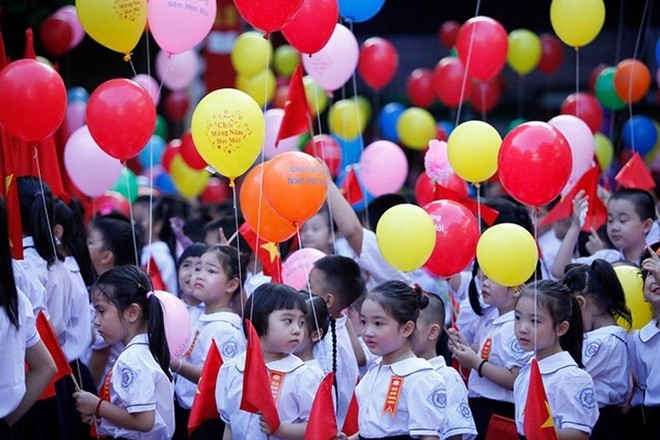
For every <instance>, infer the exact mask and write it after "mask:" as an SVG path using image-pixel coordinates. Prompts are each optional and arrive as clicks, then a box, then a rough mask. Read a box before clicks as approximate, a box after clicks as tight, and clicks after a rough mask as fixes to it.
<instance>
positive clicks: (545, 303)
mask: <svg viewBox="0 0 660 440" xmlns="http://www.w3.org/2000/svg"><path fill="white" fill-rule="evenodd" d="M535 301H536V302H535ZM515 330H516V337H517V338H518V341H519V342H520V345H521V346H522V348H523V349H525V350H534V352H535V355H536V359H537V360H538V364H539V370H540V371H541V377H542V379H543V387H544V388H545V392H546V395H547V397H548V404H549V405H550V412H551V413H552V417H553V421H554V426H555V429H556V430H557V436H558V438H559V439H560V440H567V439H571V440H577V439H585V440H586V439H588V438H589V435H590V434H591V430H592V428H593V426H594V425H595V424H596V420H598V403H597V401H596V396H595V391H594V382H593V380H592V379H591V376H589V373H587V372H586V371H584V370H583V369H582V360H581V356H582V339H583V333H582V317H581V312H580V305H579V304H578V302H577V300H576V299H575V298H574V297H573V296H572V295H571V292H570V290H569V289H568V288H567V287H566V286H564V285H562V284H561V283H558V282H556V281H549V280H542V281H538V282H536V283H532V284H528V285H527V286H526V287H525V288H524V290H523V291H522V293H521V294H520V297H519V298H518V302H517V303H516V308H515ZM530 371H531V370H530V364H527V365H525V366H524V367H523V368H522V369H521V370H520V374H519V375H518V377H517V378H516V381H515V383H514V384H513V394H514V397H515V404H516V426H517V428H518V433H519V434H521V435H523V434H524V431H523V423H524V419H525V405H526V402H527V392H528V390H529V381H530Z"/></svg>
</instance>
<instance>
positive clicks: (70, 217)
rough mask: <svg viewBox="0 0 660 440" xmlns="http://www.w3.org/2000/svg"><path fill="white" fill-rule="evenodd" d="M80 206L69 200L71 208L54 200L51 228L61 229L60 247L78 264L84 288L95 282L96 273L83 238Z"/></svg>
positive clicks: (83, 230)
mask: <svg viewBox="0 0 660 440" xmlns="http://www.w3.org/2000/svg"><path fill="white" fill-rule="evenodd" d="M81 209H82V208H81V207H80V204H79V203H78V202H77V201H74V199H72V200H71V207H69V206H68V205H67V204H66V203H64V201H62V200H60V199H55V215H54V218H53V226H55V225H60V226H61V227H62V230H63V233H62V239H61V241H62V246H63V247H64V248H65V249H66V251H67V253H68V254H69V255H71V256H72V257H73V258H74V259H75V260H76V263H78V267H79V268H80V275H81V276H82V279H83V281H84V282H85V285H86V286H91V285H92V284H94V281H95V280H96V271H95V270H94V265H93V264H92V259H91V257H90V256H89V248H88V247H87V238H86V237H85V224H84V222H83V215H82V211H81Z"/></svg>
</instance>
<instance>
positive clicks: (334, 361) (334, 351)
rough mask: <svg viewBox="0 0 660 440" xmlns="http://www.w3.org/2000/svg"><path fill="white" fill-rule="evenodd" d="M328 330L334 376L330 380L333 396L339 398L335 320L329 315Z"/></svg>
mask: <svg viewBox="0 0 660 440" xmlns="http://www.w3.org/2000/svg"><path fill="white" fill-rule="evenodd" d="M330 332H331V334H332V372H333V373H335V378H334V380H333V381H332V382H333V383H332V384H333V385H334V386H335V398H336V399H337V400H339V386H338V385H337V321H336V320H335V318H333V317H332V315H331V316H330Z"/></svg>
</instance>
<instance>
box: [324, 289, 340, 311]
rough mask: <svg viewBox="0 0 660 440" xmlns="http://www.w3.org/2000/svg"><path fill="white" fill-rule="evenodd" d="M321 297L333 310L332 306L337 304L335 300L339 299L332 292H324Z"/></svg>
mask: <svg viewBox="0 0 660 440" xmlns="http://www.w3.org/2000/svg"><path fill="white" fill-rule="evenodd" d="M321 297H322V298H323V300H324V301H325V305H326V306H328V310H331V309H332V306H334V305H335V301H336V300H337V299H336V298H335V295H333V294H332V293H324V294H323V295H321Z"/></svg>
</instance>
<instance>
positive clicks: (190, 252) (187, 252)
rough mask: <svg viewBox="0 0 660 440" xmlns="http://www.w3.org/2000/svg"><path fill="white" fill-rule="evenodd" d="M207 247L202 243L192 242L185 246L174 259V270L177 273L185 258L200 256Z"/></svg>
mask: <svg viewBox="0 0 660 440" xmlns="http://www.w3.org/2000/svg"><path fill="white" fill-rule="evenodd" d="M208 249H209V247H208V246H207V245H205V244H204V243H193V244H191V245H190V246H188V247H187V248H185V249H184V250H183V252H182V253H181V255H180V256H179V258H177V260H176V272H177V273H179V269H180V268H181V263H183V261H184V260H185V259H186V258H189V257H201V256H202V254H203V253H204V252H206V251H207V250H208Z"/></svg>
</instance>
